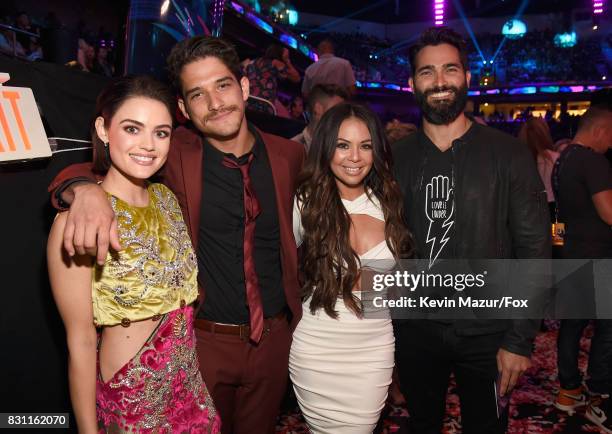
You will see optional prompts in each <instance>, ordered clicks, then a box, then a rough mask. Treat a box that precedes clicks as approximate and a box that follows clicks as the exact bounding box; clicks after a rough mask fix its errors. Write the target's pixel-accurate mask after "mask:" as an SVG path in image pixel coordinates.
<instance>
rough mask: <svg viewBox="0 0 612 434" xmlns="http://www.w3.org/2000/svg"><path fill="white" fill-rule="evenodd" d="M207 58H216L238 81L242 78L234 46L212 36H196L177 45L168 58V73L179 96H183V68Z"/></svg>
mask: <svg viewBox="0 0 612 434" xmlns="http://www.w3.org/2000/svg"><path fill="white" fill-rule="evenodd" d="M207 57H216V58H217V59H219V60H220V61H221V62H223V64H224V65H225V66H227V68H228V69H229V70H230V71H231V72H232V74H234V77H236V80H237V81H239V80H240V79H241V78H242V68H241V66H240V58H239V57H238V53H236V49H235V48H234V46H233V45H232V44H230V43H229V42H227V41H226V40H224V39H221V38H215V37H212V36H205V35H201V36H195V37H193V38H189V39H184V40H182V41H181V42H179V43H178V44H176V45H175V46H174V47H173V48H172V51H170V55H169V56H168V60H167V63H168V73H169V74H170V80H172V85H173V86H174V89H175V90H176V91H177V92H178V94H179V95H182V94H183V88H182V83H181V71H182V69H183V67H184V66H185V65H187V64H189V63H191V62H195V61H197V60H200V59H205V58H207Z"/></svg>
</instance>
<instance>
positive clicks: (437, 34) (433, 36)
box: [408, 27, 468, 76]
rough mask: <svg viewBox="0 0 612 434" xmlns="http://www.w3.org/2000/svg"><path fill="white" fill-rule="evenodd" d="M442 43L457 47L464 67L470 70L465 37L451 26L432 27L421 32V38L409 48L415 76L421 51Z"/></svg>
mask: <svg viewBox="0 0 612 434" xmlns="http://www.w3.org/2000/svg"><path fill="white" fill-rule="evenodd" d="M440 44H449V45H452V46H453V47H455V48H456V49H457V51H459V58H460V59H461V65H462V66H463V69H464V70H465V71H467V70H468V60H467V45H466V43H465V41H464V40H463V37H461V35H460V34H459V33H457V32H455V31H454V30H452V29H451V28H449V27H430V28H429V29H427V30H425V31H424V32H423V34H421V37H420V38H419V40H418V41H417V42H416V43H415V44H414V45H412V46H411V47H410V48H409V50H408V56H409V58H410V68H411V71H412V75H413V76H414V73H415V72H416V57H417V55H418V54H419V52H420V51H421V50H422V49H423V48H425V47H427V46H430V45H433V46H436V45H440Z"/></svg>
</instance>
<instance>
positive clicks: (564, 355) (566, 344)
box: [557, 319, 612, 393]
mask: <svg viewBox="0 0 612 434" xmlns="http://www.w3.org/2000/svg"><path fill="white" fill-rule="evenodd" d="M588 323H589V320H588V319H564V320H561V328H560V329H559V337H558V339H557V351H558V355H557V366H558V368H559V382H560V383H561V387H563V388H564V389H575V388H577V387H579V386H580V384H581V382H582V377H581V375H580V371H579V370H578V352H579V350H580V338H581V337H582V332H583V331H584V328H585V327H586V326H587V324H588ZM588 374H589V379H588V380H587V386H588V388H589V390H590V391H591V392H596V393H610V392H612V390H611V387H612V320H609V319H600V320H595V332H594V333H593V339H592V340H591V351H590V355H589V367H588Z"/></svg>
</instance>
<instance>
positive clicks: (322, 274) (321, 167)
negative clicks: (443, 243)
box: [297, 103, 414, 318]
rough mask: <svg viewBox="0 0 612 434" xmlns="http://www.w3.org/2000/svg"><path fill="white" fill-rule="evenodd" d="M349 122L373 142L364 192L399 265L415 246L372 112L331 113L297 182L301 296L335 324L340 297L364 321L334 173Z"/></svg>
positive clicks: (343, 108) (353, 107)
mask: <svg viewBox="0 0 612 434" xmlns="http://www.w3.org/2000/svg"><path fill="white" fill-rule="evenodd" d="M351 117H354V118H357V119H359V120H361V121H362V122H363V123H364V124H365V125H366V126H367V127H368V130H369V132H370V135H371V138H372V151H373V157H374V158H373V160H374V161H373V165H372V169H371V170H370V172H369V173H368V174H367V175H366V177H365V178H364V187H365V191H366V194H368V197H371V196H374V197H376V198H377V199H378V200H379V201H380V205H381V208H382V211H383V214H384V217H385V238H386V240H387V246H388V247H389V249H390V250H391V252H392V253H393V255H394V257H395V258H396V260H398V259H401V258H406V257H411V256H412V254H413V246H414V243H413V241H412V236H411V235H410V233H409V232H408V229H407V228H406V226H405V223H404V217H403V205H402V203H403V202H402V195H401V192H400V190H399V187H398V185H397V183H396V182H395V180H394V179H393V175H392V172H391V166H392V158H391V149H390V147H389V144H388V143H387V141H386V140H385V136H384V130H383V128H382V125H381V123H380V121H379V119H378V117H377V116H376V114H374V113H373V112H372V111H371V110H369V109H368V108H366V107H364V106H361V105H357V104H353V103H343V104H340V105H337V106H335V107H333V108H331V109H330V110H328V111H327V112H326V113H325V114H324V115H323V117H322V118H321V120H320V122H319V124H318V125H317V128H316V129H315V132H314V135H313V139H312V144H311V147H310V152H309V154H308V159H307V161H306V165H305V167H304V170H303V171H302V173H301V175H300V178H299V181H298V190H297V199H298V203H299V204H300V207H301V211H302V212H301V218H302V226H303V229H304V234H303V237H302V239H303V244H302V246H303V251H302V272H303V286H302V295H303V296H304V297H308V296H310V295H312V299H311V302H310V311H311V312H312V313H313V314H314V312H315V311H316V310H317V309H319V308H323V309H324V310H325V312H326V313H327V314H328V315H329V316H330V317H332V318H337V316H338V312H337V311H336V309H335V306H336V301H337V300H338V297H339V296H342V299H343V300H344V303H345V305H346V306H347V307H348V308H349V309H350V310H351V311H353V312H354V313H355V314H356V315H358V316H361V315H362V307H361V305H360V303H359V301H358V299H357V298H356V297H355V296H354V295H353V288H354V287H355V285H356V283H357V279H359V277H360V272H359V269H360V266H361V264H360V261H359V258H358V256H357V254H356V252H355V251H354V250H353V248H352V247H351V244H350V238H349V230H350V227H351V218H350V216H349V214H348V212H347V211H346V209H345V208H344V205H343V204H342V200H341V198H340V193H339V191H338V187H337V185H336V178H335V176H334V174H333V172H332V171H331V168H330V162H331V160H332V158H333V156H334V153H335V151H336V146H337V139H338V130H339V129H340V125H341V124H342V122H343V121H344V120H346V119H348V118H351Z"/></svg>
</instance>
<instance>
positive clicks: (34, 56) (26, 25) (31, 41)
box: [15, 12, 43, 60]
mask: <svg viewBox="0 0 612 434" xmlns="http://www.w3.org/2000/svg"><path fill="white" fill-rule="evenodd" d="M15 27H17V28H18V29H20V30H23V31H26V32H29V33H34V34H36V35H40V29H39V28H38V27H37V26H35V25H34V24H32V22H31V21H30V17H29V16H28V14H27V13H26V12H19V13H18V14H17V17H16V18H15ZM17 41H19V43H20V44H21V46H22V47H23V49H24V50H25V52H26V56H27V58H28V60H39V59H42V58H43V51H42V47H41V45H40V42H39V38H37V37H35V36H30V35H26V34H25V33H17Z"/></svg>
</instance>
